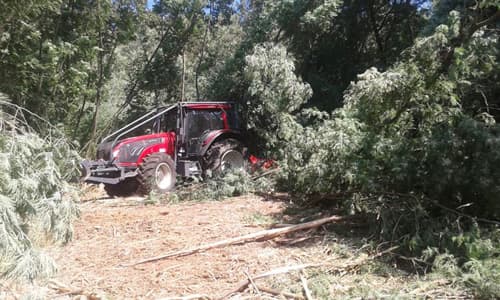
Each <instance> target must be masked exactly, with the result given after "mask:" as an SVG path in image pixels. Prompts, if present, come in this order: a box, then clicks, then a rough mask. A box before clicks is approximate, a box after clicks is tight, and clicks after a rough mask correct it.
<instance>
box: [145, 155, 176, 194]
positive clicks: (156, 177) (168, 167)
mask: <svg viewBox="0 0 500 300" xmlns="http://www.w3.org/2000/svg"><path fill="white" fill-rule="evenodd" d="M176 175H177V174H176V172H175V164H174V161H173V160H172V158H171V157H170V156H169V155H167V154H166V153H161V152H157V153H153V154H150V155H148V156H146V157H145V158H144V160H143V161H142V163H141V165H140V166H139V170H138V172H137V181H138V182H139V189H138V190H137V192H138V193H139V194H142V195H148V194H149V193H151V192H156V193H160V194H163V193H166V192H169V191H171V190H172V189H173V188H174V187H175V182H176Z"/></svg>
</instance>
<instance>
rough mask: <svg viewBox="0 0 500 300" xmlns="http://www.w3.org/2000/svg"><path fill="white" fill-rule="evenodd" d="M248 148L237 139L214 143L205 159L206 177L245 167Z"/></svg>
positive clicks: (204, 171)
mask: <svg viewBox="0 0 500 300" xmlns="http://www.w3.org/2000/svg"><path fill="white" fill-rule="evenodd" d="M245 156H246V148H245V147H244V146H243V144H242V143H241V142H240V141H238V140H235V139H225V140H221V141H217V142H215V143H213V145H212V146H211V147H210V149H208V151H207V152H206V153H205V156H204V157H203V173H204V174H205V176H209V175H210V173H211V175H212V176H215V175H221V174H223V173H224V172H226V171H227V170H230V169H242V168H244V167H245Z"/></svg>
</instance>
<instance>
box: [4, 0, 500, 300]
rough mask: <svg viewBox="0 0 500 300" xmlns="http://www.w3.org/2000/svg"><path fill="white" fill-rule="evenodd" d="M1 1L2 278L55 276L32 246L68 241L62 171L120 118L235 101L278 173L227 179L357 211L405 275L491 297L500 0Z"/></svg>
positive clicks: (498, 210)
mask: <svg viewBox="0 0 500 300" xmlns="http://www.w3.org/2000/svg"><path fill="white" fill-rule="evenodd" d="M0 3H1V7H2V9H0V221H1V222H0V223H1V226H0V273H1V274H3V276H4V277H5V278H22V279H28V280H33V279H35V278H39V277H40V276H49V275H50V274H51V273H53V272H52V271H54V270H55V269H54V264H53V261H52V259H51V258H50V257H47V256H44V254H43V253H42V252H41V251H39V250H38V247H37V246H36V245H37V244H40V243H39V242H40V240H42V239H43V240H45V239H52V240H54V241H56V242H57V243H60V244H64V243H66V242H68V241H69V240H71V238H72V225H71V224H72V222H73V221H74V220H75V219H77V218H78V215H79V211H78V207H77V203H78V197H79V195H81V192H79V190H78V189H79V187H78V186H76V185H74V184H70V182H71V180H72V179H74V178H75V176H78V175H77V174H78V164H79V161H80V160H81V158H82V157H92V156H93V155H94V153H95V151H96V146H97V144H98V143H99V141H100V140H101V139H102V138H103V137H104V136H106V134H108V133H109V132H110V131H111V130H112V129H114V128H117V127H118V126H121V125H123V124H126V123H127V122H130V121H131V120H134V119H136V118H137V117H139V116H141V115H143V114H144V113H145V112H147V111H149V110H151V109H154V108H157V107H160V106H165V105H169V104H173V103H177V102H179V101H234V102H237V103H238V104H239V107H240V114H241V117H242V120H243V122H242V123H244V124H245V126H246V128H245V129H246V130H245V136H246V137H247V139H248V141H249V142H248V145H251V146H250V147H249V148H250V149H249V150H250V153H255V154H256V155H259V157H266V158H270V159H273V160H275V161H276V162H277V164H278V165H279V172H278V173H277V174H274V175H273V177H272V179H268V178H263V179H262V180H259V181H252V182H251V183H249V182H248V181H249V179H248V178H247V177H246V175H240V176H239V177H237V178H234V177H232V178H230V180H233V182H230V183H226V187H227V185H231V186H235V185H237V184H238V183H241V184H243V183H244V184H245V187H244V188H241V189H240V190H239V191H238V193H239V194H241V193H246V192H268V191H279V192H286V193H287V194H289V195H290V196H291V197H292V198H293V199H295V200H294V201H295V202H296V203H299V205H301V206H302V207H324V206H329V205H330V206H331V205H335V206H338V207H339V208H340V209H341V210H342V211H343V213H344V214H345V215H363V216H366V218H370V219H371V220H374V222H375V223H376V224H377V225H376V226H374V227H373V234H372V235H370V236H371V239H372V240H373V241H376V242H377V243H386V245H387V247H392V246H394V245H397V246H398V250H397V255H398V256H399V257H403V258H412V259H411V263H412V264H413V266H414V271H415V272H420V271H421V270H424V269H425V270H426V272H441V273H443V274H445V275H446V276H447V277H448V278H452V279H450V280H451V281H452V282H453V284H458V285H461V286H465V287H466V288H468V289H470V290H471V291H472V292H471V293H472V295H474V297H478V298H498V297H500V199H499V198H498V197H499V195H500V126H499V125H498V123H497V122H498V121H500V65H499V59H500V41H499V37H500V2H498V1H495V0H475V1H472V0H461V1H456V0H433V1H431V0H274V1H271V0H269V1H266V0H154V1H153V0H23V1H12V0H0ZM248 185H251V187H250V188H249V187H248ZM221 186H224V184H223V183H217V184H208V187H206V188H205V190H203V191H201V192H200V191H198V192H195V193H197V194H196V195H190V196H188V197H187V198H196V197H214V198H221V197H222V196H228V195H225V194H224V193H226V192H227V191H226V190H225V189H224V187H222V188H221ZM234 193H235V190H234V189H232V190H231V191H230V192H229V194H234ZM178 194H179V195H175V196H176V197H177V198H179V199H182V198H183V197H186V196H185V195H181V194H182V191H179V192H178ZM223 194H224V195H223ZM42 236H43V238H42ZM394 259H396V258H394Z"/></svg>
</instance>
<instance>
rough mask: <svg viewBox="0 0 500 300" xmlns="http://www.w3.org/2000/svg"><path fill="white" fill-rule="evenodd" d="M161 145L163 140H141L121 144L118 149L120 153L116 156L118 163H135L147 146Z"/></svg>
mask: <svg viewBox="0 0 500 300" xmlns="http://www.w3.org/2000/svg"><path fill="white" fill-rule="evenodd" d="M161 143H163V138H155V139H149V140H142V141H137V142H132V143H126V144H123V145H122V146H121V147H120V153H119V154H118V161H119V162H133V163H135V162H137V160H138V159H139V156H140V155H141V154H142V152H143V151H144V149H146V148H147V147H149V146H152V145H156V144H161Z"/></svg>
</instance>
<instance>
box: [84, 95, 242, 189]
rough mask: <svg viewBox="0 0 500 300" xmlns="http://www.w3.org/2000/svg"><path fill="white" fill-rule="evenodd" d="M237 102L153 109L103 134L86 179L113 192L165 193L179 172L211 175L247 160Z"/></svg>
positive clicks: (86, 162) (88, 163)
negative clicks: (105, 134)
mask: <svg viewBox="0 0 500 300" xmlns="http://www.w3.org/2000/svg"><path fill="white" fill-rule="evenodd" d="M246 152H247V151H246V147H245V145H244V143H243V140H242V135H241V130H240V124H239V119H238V114H237V109H236V104H235V103H232V102H181V103H178V104H176V105H172V106H169V107H163V108H159V109H156V110H153V111H151V112H149V113H147V114H145V115H144V116H142V117H140V118H139V119H137V120H135V121H133V122H132V123H130V124H128V125H126V126H125V127H123V128H120V129H119V130H117V131H115V132H113V133H112V134H110V135H109V136H107V137H105V138H104V139H103V140H102V142H101V144H99V146H98V148H97V159H96V160H93V161H90V160H84V161H83V162H82V170H83V171H82V173H83V177H82V179H83V180H84V181H86V182H89V183H97V184H98V183H102V184H104V188H105V190H106V192H107V193H108V194H109V195H110V196H125V195H129V194H133V193H139V194H148V193H150V192H158V193H165V192H168V191H170V190H172V189H173V188H174V187H175V183H176V178H177V176H181V177H193V176H205V177H206V176H210V175H215V174H217V173H221V172H223V171H224V170H225V169H227V168H242V167H243V166H244V165H245V163H246V156H247V155H246Z"/></svg>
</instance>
